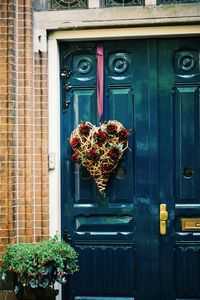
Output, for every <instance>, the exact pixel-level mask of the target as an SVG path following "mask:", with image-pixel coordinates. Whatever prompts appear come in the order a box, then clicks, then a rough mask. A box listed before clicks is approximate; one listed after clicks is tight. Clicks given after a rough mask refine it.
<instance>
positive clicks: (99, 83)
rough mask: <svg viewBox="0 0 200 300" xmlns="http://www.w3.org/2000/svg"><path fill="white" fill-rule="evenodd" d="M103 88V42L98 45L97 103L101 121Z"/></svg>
mask: <svg viewBox="0 0 200 300" xmlns="http://www.w3.org/2000/svg"><path fill="white" fill-rule="evenodd" d="M103 90H104V51H103V44H99V45H98V46H97V105H98V118H99V123H101V119H102V116H103Z"/></svg>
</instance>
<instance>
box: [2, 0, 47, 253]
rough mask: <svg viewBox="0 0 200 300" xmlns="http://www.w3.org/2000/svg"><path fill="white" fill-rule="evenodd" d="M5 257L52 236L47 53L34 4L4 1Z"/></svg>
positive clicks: (3, 175) (3, 167) (15, 0)
mask: <svg viewBox="0 0 200 300" xmlns="http://www.w3.org/2000/svg"><path fill="white" fill-rule="evenodd" d="M0 14H1V17H0V187H1V188H0V253H2V251H3V247H4V245H5V244H6V243H13V242H20V241H33V242H35V241H38V240H39V239H40V238H41V237H43V236H47V235H48V231H49V224H48V221H49V215H48V211H49V208H48V102H47V53H34V52H33V3H32V1H31V0H10V1H7V0H0Z"/></svg>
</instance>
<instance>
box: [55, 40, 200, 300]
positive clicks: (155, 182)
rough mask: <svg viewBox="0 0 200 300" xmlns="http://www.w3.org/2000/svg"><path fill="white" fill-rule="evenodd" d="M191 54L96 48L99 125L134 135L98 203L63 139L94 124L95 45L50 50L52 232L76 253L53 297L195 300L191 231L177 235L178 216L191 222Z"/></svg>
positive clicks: (176, 44)
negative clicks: (57, 59)
mask: <svg viewBox="0 0 200 300" xmlns="http://www.w3.org/2000/svg"><path fill="white" fill-rule="evenodd" d="M199 48H200V41H199V40H198V39H190V40H189V39H169V40H162V39H160V40H159V39H158V40H154V39H151V40H132V41H129V40H124V41H112V42H108V41H107V42H104V51H105V70H104V78H105V82H104V114H103V119H104V120H109V119H110V120H112V119H113V120H114V119H116V120H118V121H120V122H122V123H123V124H124V125H125V126H126V127H127V128H130V129H133V132H134V134H133V135H132V136H130V138H129V147H130V150H127V151H126V153H125V156H124V158H123V159H122V161H121V162H120V164H119V166H118V168H117V169H116V171H115V173H114V174H113V175H112V176H111V179H110V181H109V183H108V187H107V190H106V197H102V196H100V194H99V192H98V190H97V188H96V185H95V183H94V181H93V179H92V178H90V176H89V174H88V173H87V171H85V170H84V169H83V168H82V167H80V166H76V165H74V163H73V162H71V160H70V156H71V148H70V145H69V143H68V141H67V140H66V138H67V137H69V136H70V134H71V132H72V130H73V129H74V128H75V127H76V126H77V125H78V124H79V123H80V121H84V120H85V121H90V122H92V123H93V124H96V125H98V116H97V99H96V72H97V70H96V43H95V42H91V43H78V42H77V43H71V44H70V43H63V44H61V45H60V53H61V102H62V108H63V111H62V112H61V141H62V144H61V159H62V161H61V171H62V182H61V190H62V232H63V235H64V232H65V231H67V232H68V233H69V234H70V236H71V239H72V244H73V245H74V246H75V247H76V249H77V251H78V252H79V255H80V256H79V265H80V272H79V273H78V274H77V275H76V276H74V277H73V278H72V279H71V280H70V284H69V286H68V287H67V288H65V289H64V294H63V299H70V298H72V299H73V298H77V299H107V298H108V299H109V298H110V297H111V299H112V298H113V299H121V298H127V299H136V300H175V299H191V300H192V299H200V288H199V283H198V282H199V280H198V278H199V277H200V261H199V257H200V233H198V232H184V233H183V232H182V229H181V218H183V217H184V218H186V217H190V218H191V217H193V216H194V217H195V216H196V217H199V216H200V195H199V194H200V190H199V176H200V175H199V172H200V160H199V150H200V149H199V148H200V146H199V82H200V74H199V60H198V57H199ZM66 100H67V101H66ZM66 103H68V104H66ZM160 203H165V204H167V208H168V212H169V220H168V221H167V235H165V236H160V233H159V207H160ZM90 297H92V298H90ZM98 297H101V298H98Z"/></svg>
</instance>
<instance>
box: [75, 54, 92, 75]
mask: <svg viewBox="0 0 200 300" xmlns="http://www.w3.org/2000/svg"><path fill="white" fill-rule="evenodd" d="M92 65H93V64H92V60H91V59H90V58H89V57H84V58H80V59H79V60H78V61H77V63H76V66H75V68H76V71H77V72H78V73H80V74H83V75H85V74H88V73H89V72H90V71H91V70H92Z"/></svg>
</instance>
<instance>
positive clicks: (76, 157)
mask: <svg viewBox="0 0 200 300" xmlns="http://www.w3.org/2000/svg"><path fill="white" fill-rule="evenodd" d="M71 160H72V161H73V162H74V163H76V164H80V163H81V158H80V156H79V154H78V153H77V152H74V153H73V154H72V156H71Z"/></svg>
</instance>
